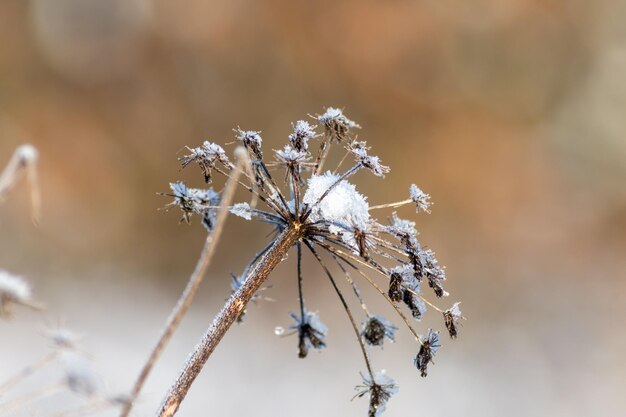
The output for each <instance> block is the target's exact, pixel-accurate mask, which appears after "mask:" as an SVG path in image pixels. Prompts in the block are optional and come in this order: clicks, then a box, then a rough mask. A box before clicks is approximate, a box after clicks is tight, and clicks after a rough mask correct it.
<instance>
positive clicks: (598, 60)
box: [0, 0, 626, 417]
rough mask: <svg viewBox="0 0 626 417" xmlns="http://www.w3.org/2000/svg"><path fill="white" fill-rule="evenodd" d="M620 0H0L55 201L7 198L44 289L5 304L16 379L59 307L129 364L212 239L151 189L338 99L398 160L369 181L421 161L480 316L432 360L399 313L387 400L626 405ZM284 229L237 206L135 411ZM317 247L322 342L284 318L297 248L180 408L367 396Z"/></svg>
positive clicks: (12, 61) (11, 249) (115, 368)
mask: <svg viewBox="0 0 626 417" xmlns="http://www.w3.org/2000/svg"><path fill="white" fill-rule="evenodd" d="M624 21H626V5H625V4H624V3H623V2H620V1H617V0H614V1H612V0H600V1H594V2H589V1H582V0H574V1H572V0H549V1H545V0H544V1H536V0H508V1H501V0H500V1H497V0H479V1H473V2H470V3H468V2H465V1H458V0H449V1H430V0H423V1H402V0H391V1H385V2H382V1H344V2H331V1H318V2H304V1H293V0H292V1H286V0H274V1H267V2H253V1H245V0H232V1H221V2H220V1H213V2H208V1H201V0H188V1H185V2H172V1H164V0H155V1H150V0H54V1H53V0H29V1H27V0H3V1H2V2H0V39H1V41H0V165H1V166H4V164H5V163H6V162H7V161H8V159H9V157H10V155H11V153H12V152H13V150H14V149H15V147H16V146H17V145H18V144H20V143H23V142H30V143H33V144H34V145H36V146H37V147H38V148H39V150H40V154H41V165H40V170H41V171H40V173H41V187H42V190H43V202H44V210H43V220H42V223H41V225H40V227H37V228H36V227H33V225H32V224H31V223H30V220H29V215H28V211H27V210H28V198H27V197H28V195H27V192H26V191H25V190H23V189H18V190H16V191H15V192H14V193H13V194H12V195H11V198H10V199H9V200H8V201H7V202H5V203H4V204H2V205H1V206H0V266H1V267H2V268H6V269H8V270H10V271H12V272H15V273H20V274H23V275H24V276H26V277H27V278H28V279H29V280H30V281H31V282H32V283H33V285H34V288H35V293H36V295H37V297H38V298H39V299H41V300H43V301H45V303H46V304H47V306H48V309H47V312H46V313H45V314H44V315H43V316H42V315H40V314H35V313H31V312H28V311H24V310H20V311H18V315H17V318H16V319H15V320H14V321H11V322H8V323H4V322H3V323H0V331H1V333H0V334H1V335H0V357H1V358H2V359H1V360H0V379H2V378H3V377H6V376H7V375H9V374H11V373H12V372H13V371H15V370H17V369H19V368H20V367H21V365H23V364H25V363H27V362H28V361H30V360H33V359H34V358H36V357H37V356H38V355H39V354H41V353H42V352H44V351H45V349H46V342H45V340H44V339H43V338H42V337H41V331H40V330H41V329H42V328H43V327H44V324H45V322H46V321H48V322H57V321H59V320H61V321H64V322H65V323H67V324H68V326H69V327H70V328H72V329H74V330H75V331H77V332H79V333H82V334H84V335H85V346H86V348H87V350H89V351H90V352H91V353H92V354H93V357H94V363H95V366H96V367H97V368H98V370H99V373H100V375H101V377H102V380H103V381H105V382H106V386H107V389H109V390H110V391H111V392H119V391H122V390H125V389H127V388H128V387H129V386H130V384H131V381H132V380H133V379H134V378H135V376H136V373H137V371H138V369H139V367H140V365H141V363H142V360H143V358H144V357H145V355H146V354H147V352H148V350H149V348H150V347H151V345H152V343H153V342H154V340H155V338H156V337H157V335H158V332H159V329H160V325H161V323H162V322H163V321H164V320H165V318H166V317H167V315H168V312H169V309H170V308H171V306H173V304H174V303H175V300H176V297H177V294H178V293H179V292H180V291H181V289H182V288H183V286H184V284H185V281H186V279H187V277H188V274H189V273H190V272H191V270H192V269H193V266H194V263H195V259H196V256H197V255H198V252H199V250H200V248H201V245H202V241H203V235H204V231H203V230H202V228H201V227H200V226H199V224H198V223H197V222H194V223H193V224H192V225H191V226H186V225H179V224H178V223H177V221H178V218H179V217H178V213H175V212H171V213H164V212H162V211H158V209H159V208H160V207H163V206H164V205H165V204H166V203H167V202H168V200H167V199H164V198H163V197H159V196H157V195H156V192H159V191H165V190H167V184H168V182H170V181H173V180H177V179H185V180H186V181H189V182H190V183H192V184H195V185H196V186H199V185H200V184H201V181H200V176H199V174H198V172H197V171H196V170H190V171H189V172H187V171H185V172H179V171H178V163H177V161H176V158H177V157H178V156H179V154H177V152H179V151H180V150H181V148H182V147H183V146H184V145H196V144H198V143H200V142H201V141H202V140H205V139H208V138H210V139H211V140H213V141H216V142H218V143H222V144H223V143H226V142H230V141H232V138H233V133H232V131H231V129H232V128H233V127H236V126H241V127H242V128H244V129H255V130H262V131H263V137H264V140H265V142H266V143H265V147H266V149H269V148H270V147H274V148H276V147H279V146H282V144H283V143H284V142H285V141H286V138H287V134H288V133H289V131H290V122H292V121H295V120H297V119H299V118H302V117H305V115H306V114H307V113H319V112H321V111H322V110H323V107H324V106H338V107H342V108H344V109H345V111H346V114H347V115H348V116H349V117H351V118H353V119H354V120H356V121H358V122H359V123H360V124H361V125H362V126H363V129H362V131H361V132H360V137H362V138H363V139H365V140H368V142H369V143H370V144H371V145H372V146H373V147H374V153H375V154H377V155H379V156H381V158H382V159H383V161H384V162H385V163H386V164H388V165H390V166H391V167H392V172H391V174H389V175H388V176H387V178H386V180H385V182H384V183H383V182H382V181H380V180H379V179H376V178H374V179H372V178H368V177H365V176H362V177H360V178H359V179H358V180H357V181H356V182H357V184H358V188H359V189H360V190H361V191H363V192H364V193H366V194H367V195H369V199H370V201H372V202H375V203H379V202H387V201H394V200H396V199H399V198H404V196H405V195H406V190H407V187H408V185H409V184H410V183H412V182H415V183H417V184H418V185H419V186H420V187H421V188H423V189H424V190H425V191H426V192H428V193H430V194H431V195H432V197H433V199H434V201H435V203H436V204H435V206H434V210H433V214H431V215H429V216H424V215H420V216H418V217H417V218H415V220H416V221H417V222H418V228H419V230H420V231H421V233H422V241H423V242H424V243H426V244H428V245H429V246H431V247H432V248H434V249H435V250H436V251H437V253H438V254H439V258H440V260H441V261H442V262H443V263H444V264H446V265H447V267H448V276H449V280H448V282H447V289H448V290H449V291H450V292H451V294H452V295H451V297H450V299H449V300H446V301H450V302H452V301H456V300H461V301H462V305H461V306H462V309H463V312H464V314H465V315H466V316H467V317H468V318H469V320H468V321H467V322H466V323H465V325H464V327H463V328H462V329H461V335H460V338H459V339H458V340H457V341H454V342H450V341H449V339H448V338H447V336H446V337H444V338H443V341H444V346H443V348H442V349H441V351H440V352H439V354H438V356H437V358H436V361H435V362H436V365H435V366H433V367H432V369H431V372H430V374H429V377H428V378H426V379H421V378H419V377H418V375H417V371H416V370H415V369H414V368H413V366H412V358H413V356H414V354H415V353H416V347H415V345H414V343H413V342H412V341H411V338H410V337H409V335H408V334H406V332H401V334H400V335H399V337H398V343H396V344H395V345H392V346H387V347H386V348H385V349H384V351H383V352H381V353H376V354H375V355H374V361H375V364H376V366H377V367H378V368H386V369H387V370H388V372H389V373H390V374H391V375H392V376H394V378H396V380H397V381H398V382H399V383H400V387H401V388H400V393H399V394H398V395H396V396H395V397H394V398H392V400H391V402H390V404H389V407H388V411H387V414H385V415H388V416H410V415H411V416H412V415H428V416H430V417H436V416H442V417H443V416H451V415H458V416H481V417H485V416H501V415H508V416H544V415H546V416H547V415H550V416H553V417H556V416H617V415H621V414H622V413H623V409H624V407H625V406H626V400H625V399H624V395H623V391H624V386H625V384H626V355H625V351H626V337H625V336H624V327H623V316H624V314H625V313H626V284H625V282H624V271H626V256H625V249H626V186H625V185H624V183H625V181H624V180H625V178H626V76H625V74H626V29H625V28H626V26H624V24H623V23H624ZM229 149H232V148H229ZM21 188H24V187H21ZM242 197H243V194H242ZM403 214H405V215H407V216H410V215H411V210H410V209H406V210H404V211H403ZM266 233H267V229H266V228H264V227H262V226H259V225H251V224H250V223H246V222H245V221H243V220H241V219H234V218H233V219H230V220H229V221H228V224H227V231H226V238H225V239H224V240H223V241H222V243H221V246H220V248H219V253H218V256H217V258H216V259H217V261H216V262H215V263H214V265H213V266H212V267H211V273H210V275H209V277H208V278H207V280H206V281H205V283H204V284H203V287H202V290H201V293H200V294H199V295H198V297H197V299H196V301H195V304H194V307H193V309H192V311H191V313H190V315H189V316H188V317H187V319H186V320H185V322H184V323H183V326H182V328H181V330H180V331H179V333H178V334H177V336H176V337H175V339H174V341H173V342H172V344H171V346H170V348H169V349H168V351H167V352H166V355H165V357H164V358H163V359H162V361H161V363H160V365H159V366H158V367H157V370H156V372H155V373H154V374H153V377H152V378H151V379H150V381H149V384H148V385H147V387H146V389H145V390H144V395H143V396H142V400H141V403H140V404H139V407H137V409H136V413H135V415H137V416H147V415H152V413H153V412H154V410H155V409H156V407H157V405H158V403H159V401H160V399H161V397H162V394H163V393H164V391H165V389H166V388H167V387H168V386H169V384H170V382H171V381H172V379H173V377H174V376H175V375H176V373H177V372H178V369H179V368H180V366H181V364H182V362H183V360H184V359H185V357H186V355H187V352H188V351H189V350H190V349H191V348H192V346H193V345H194V344H195V342H196V341H197V339H198V337H199V335H200V334H201V332H202V331H203V330H204V328H205V327H206V326H207V325H208V324H209V323H210V320H211V319H212V317H213V315H214V314H215V312H216V311H217V310H218V308H219V307H220V305H221V303H222V301H223V300H224V298H225V297H226V296H227V295H228V292H229V277H228V272H230V271H234V272H239V271H240V270H241V269H242V268H243V266H244V265H245V263H246V262H247V259H249V257H250V256H251V255H252V254H253V253H255V251H256V250H258V249H259V248H261V247H262V246H263V245H264V242H266V239H265V234H266ZM306 267H307V274H306V280H305V286H306V288H307V293H306V296H307V300H309V304H310V306H311V308H312V309H319V310H320V312H321V315H322V319H324V320H325V321H326V322H327V323H329V324H331V329H330V334H329V347H328V348H327V349H326V350H325V351H324V352H323V353H322V354H320V355H317V354H313V355H310V358H308V359H307V360H305V361H301V360H298V359H297V358H296V352H295V345H296V340H295V339H294V338H288V339H280V338H277V337H276V336H274V335H273V329H274V326H275V325H285V324H287V323H288V322H289V318H288V317H287V314H286V313H287V311H289V310H290V309H294V308H296V292H295V279H294V276H293V270H294V265H293V261H292V260H290V261H288V262H287V263H286V264H285V265H283V266H281V267H280V268H279V269H278V270H277V271H276V273H275V274H274V275H273V277H272V279H271V283H272V284H273V286H274V287H273V289H272V290H271V291H270V296H271V297H273V298H275V299H276V300H277V302H275V303H264V304H262V305H259V306H256V307H252V308H251V309H250V313H251V314H250V317H249V318H248V320H247V321H246V323H245V324H244V325H243V326H239V327H237V328H234V329H233V330H232V332H231V333H230V334H229V335H228V337H227V338H226V339H225V341H224V342H223V344H222V345H220V347H219V348H218V350H217V352H216V354H215V355H214V356H213V358H212V359H211V361H210V362H209V365H208V366H207V368H206V369H205V372H204V373H203V374H202V375H201V377H200V378H199V380H198V382H197V385H196V386H195V387H194V389H193V390H192V391H191V393H190V397H189V399H188V401H187V402H186V403H185V404H184V406H183V408H182V410H181V415H183V416H205V415H220V416H241V415H259V416H317V415H329V416H348V415H349V416H362V415H365V414H366V413H365V410H366V401H365V400H355V401H353V402H350V401H349V399H350V398H351V396H352V395H353V391H352V387H353V385H355V384H356V383H358V382H359V376H358V371H359V370H362V365H361V363H360V356H359V352H358V348H357V346H356V343H355V342H354V340H353V338H352V337H351V334H350V329H349V327H348V323H347V321H346V320H343V319H344V317H343V316H342V312H341V309H340V306H339V303H338V302H337V300H336V299H335V297H334V295H333V293H332V292H331V289H330V287H329V286H328V284H327V283H326V282H325V281H324V279H323V276H322V275H321V271H320V270H319V268H318V267H317V266H316V265H314V264H313V263H312V262H311V261H310V260H309V261H307V264H306ZM368 294H369V293H368ZM370 295H372V294H370ZM370 299H371V298H370ZM370 304H372V305H374V306H379V307H380V311H381V312H382V313H384V314H386V315H387V316H388V317H391V313H390V311H388V307H386V306H384V305H383V304H382V303H377V302H376V301H370ZM431 315H433V316H434V315H435V313H432V312H431ZM436 319H438V317H436V318H431V319H428V320H427V321H426V322H425V323H423V324H420V325H418V328H419V329H420V330H421V331H425V329H426V328H427V325H428V324H429V323H432V322H436ZM429 320H432V322H431V321H429ZM437 324H438V325H439V323H437ZM110 415H113V414H110Z"/></svg>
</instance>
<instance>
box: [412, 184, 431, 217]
mask: <svg viewBox="0 0 626 417" xmlns="http://www.w3.org/2000/svg"><path fill="white" fill-rule="evenodd" d="M409 195H410V196H411V200H413V202H414V203H415V207H416V209H417V212H418V213H419V212H420V211H425V212H426V213H430V205H431V204H432V203H431V202H430V196H429V195H428V194H426V193H425V192H423V191H422V190H420V189H419V187H418V186H417V185H415V184H411V186H410V187H409Z"/></svg>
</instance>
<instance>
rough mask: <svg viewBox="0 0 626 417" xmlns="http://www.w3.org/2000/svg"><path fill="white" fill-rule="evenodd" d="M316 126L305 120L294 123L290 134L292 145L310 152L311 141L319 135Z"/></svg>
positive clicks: (299, 149) (296, 148) (302, 150)
mask: <svg viewBox="0 0 626 417" xmlns="http://www.w3.org/2000/svg"><path fill="white" fill-rule="evenodd" d="M315 127H316V126H312V125H311V124H310V123H309V122H307V121H305V120H298V121H297V122H296V123H294V124H293V133H291V134H290V135H289V142H290V143H291V146H292V147H293V148H294V149H295V150H297V151H300V152H308V150H309V141H310V140H311V139H313V138H316V137H317V136H318V135H317V133H316V132H315Z"/></svg>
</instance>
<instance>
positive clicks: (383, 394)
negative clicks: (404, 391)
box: [355, 369, 399, 417]
mask: <svg viewBox="0 0 626 417" xmlns="http://www.w3.org/2000/svg"><path fill="white" fill-rule="evenodd" d="M361 378H362V379H363V383H362V385H357V386H356V388H355V389H356V390H357V391H359V392H358V393H357V395H356V396H357V397H359V398H360V397H363V396H364V395H366V394H367V395H369V402H370V405H369V410H368V413H367V415H368V417H378V416H380V415H381V414H382V413H383V412H384V411H385V409H386V407H387V401H389V398H391V396H392V395H393V394H396V393H397V392H398V390H399V388H398V385H397V384H396V381H394V380H393V379H392V378H391V377H390V376H388V375H387V373H386V372H385V370H384V369H383V370H382V371H380V372H377V373H376V374H374V376H373V377H372V376H371V375H368V374H365V375H363V374H361Z"/></svg>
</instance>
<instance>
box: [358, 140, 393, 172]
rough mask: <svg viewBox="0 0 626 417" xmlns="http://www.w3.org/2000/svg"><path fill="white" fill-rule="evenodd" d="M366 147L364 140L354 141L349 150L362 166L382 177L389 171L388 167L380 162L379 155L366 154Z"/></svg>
mask: <svg viewBox="0 0 626 417" xmlns="http://www.w3.org/2000/svg"><path fill="white" fill-rule="evenodd" d="M355 144H356V146H354V145H355ZM367 149H368V148H367V147H365V142H355V143H354V144H353V146H350V152H352V154H353V155H354V157H355V158H356V160H357V161H358V162H359V163H360V164H361V165H362V166H363V167H364V168H367V169H369V170H370V171H372V172H373V173H374V175H376V176H377V177H384V176H385V174H387V173H388V172H389V171H390V169H389V167H388V166H385V165H383V164H381V163H380V158H379V157H377V156H370V155H368V153H367Z"/></svg>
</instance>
